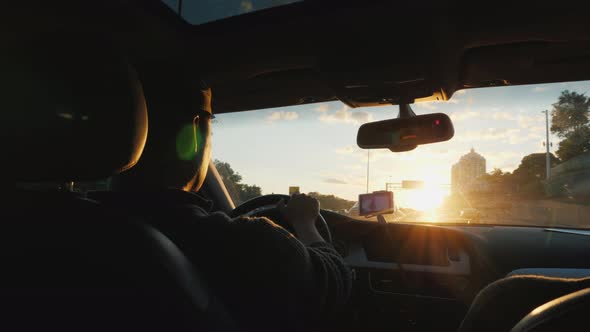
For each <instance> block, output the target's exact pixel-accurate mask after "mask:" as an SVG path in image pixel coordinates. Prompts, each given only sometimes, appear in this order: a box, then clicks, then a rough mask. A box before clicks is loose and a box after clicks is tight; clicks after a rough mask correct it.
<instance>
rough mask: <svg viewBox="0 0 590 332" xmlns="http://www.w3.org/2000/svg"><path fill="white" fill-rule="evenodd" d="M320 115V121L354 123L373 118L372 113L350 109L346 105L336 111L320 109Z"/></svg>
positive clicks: (361, 122)
mask: <svg viewBox="0 0 590 332" xmlns="http://www.w3.org/2000/svg"><path fill="white" fill-rule="evenodd" d="M320 112H321V113H322V115H320V117H319V119H320V121H322V122H328V123H337V122H341V123H354V124H363V123H365V122H369V121H372V120H373V115H372V114H370V113H369V112H367V111H351V110H350V109H349V108H348V107H347V106H344V107H342V108H341V109H339V110H337V111H336V112H332V113H330V112H328V111H327V110H325V111H323V110H322V111H320Z"/></svg>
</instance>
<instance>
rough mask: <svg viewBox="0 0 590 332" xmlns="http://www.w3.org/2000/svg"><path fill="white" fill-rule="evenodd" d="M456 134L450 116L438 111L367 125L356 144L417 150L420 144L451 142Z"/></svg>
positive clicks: (375, 147) (371, 147) (364, 146)
mask: <svg viewBox="0 0 590 332" xmlns="http://www.w3.org/2000/svg"><path fill="white" fill-rule="evenodd" d="M454 134H455V129H454V128H453V122H452V121H451V118H449V116H448V115H446V114H443V113H434V114H426V115H416V116H412V117H408V118H398V119H391V120H383V121H377V122H370V123H365V124H363V125H362V126H361V127H360V128H359V131H358V134H357V137H356V143H357V144H358V146H359V147H360V148H362V149H389V150H391V151H393V152H403V151H410V150H414V149H415V148H416V147H417V146H418V145H422V144H430V143H436V142H444V141H448V140H449V139H451V138H452V137H453V135H454Z"/></svg>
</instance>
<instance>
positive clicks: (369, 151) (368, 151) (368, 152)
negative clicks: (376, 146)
mask: <svg viewBox="0 0 590 332" xmlns="http://www.w3.org/2000/svg"><path fill="white" fill-rule="evenodd" d="M370 153H371V150H367V194H368V193H369V160H370V158H369V154H370Z"/></svg>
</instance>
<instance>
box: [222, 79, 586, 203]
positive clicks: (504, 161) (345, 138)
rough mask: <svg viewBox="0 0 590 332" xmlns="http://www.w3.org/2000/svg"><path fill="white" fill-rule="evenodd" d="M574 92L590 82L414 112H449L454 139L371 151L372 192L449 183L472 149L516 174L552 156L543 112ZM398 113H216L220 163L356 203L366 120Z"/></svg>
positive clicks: (273, 186) (267, 183)
mask: <svg viewBox="0 0 590 332" xmlns="http://www.w3.org/2000/svg"><path fill="white" fill-rule="evenodd" d="M566 89H568V90H570V91H576V92H579V93H586V94H588V95H590V81H584V82H570V83H554V84H539V85H523V86H511V87H495V88H481V89H469V90H461V91H458V92H456V93H455V94H454V95H453V97H452V98H451V99H450V100H449V101H446V102H428V103H416V104H413V105H412V108H413V110H414V112H415V113H416V114H427V113H436V112H442V113H446V114H448V115H449V116H450V117H451V119H452V120H453V123H454V126H455V137H453V138H452V139H451V140H450V141H447V142H443V143H435V144H430V145H423V146H419V147H418V148H417V149H416V150H414V151H411V152H403V153H392V152H390V151H389V150H385V149H380V150H371V151H370V155H369V158H370V171H369V174H370V175H369V191H371V192H372V191H376V190H384V189H385V183H386V182H401V181H402V180H422V181H425V182H426V184H427V185H429V186H432V187H436V186H439V185H441V184H450V181H451V180H450V178H451V166H452V165H453V164H454V163H455V162H457V161H458V160H459V158H460V157H461V156H462V155H464V154H466V153H468V152H469V150H470V149H471V148H474V149H475V151H476V152H477V153H479V154H481V155H482V156H484V158H486V160H487V171H488V172H490V171H491V170H492V169H493V168H500V169H502V170H503V171H513V170H514V169H515V168H516V167H518V165H519V163H520V160H521V159H522V157H524V156H525V155H528V154H530V153H535V152H545V147H544V146H543V142H544V141H545V115H544V114H543V113H541V112H542V111H544V110H546V109H548V110H551V109H552V106H551V105H552V104H553V103H555V102H556V101H557V98H558V96H559V95H560V93H561V91H563V90H566ZM213 97H214V98H215V95H213ZM398 109H399V108H398V106H381V107H367V108H356V109H352V108H349V107H347V106H346V105H344V104H343V103H341V102H338V101H337V102H329V103H318V104H310V105H302V106H293V107H283V108H275V109H264V110H257V111H248V112H240V113H231V114H218V115H217V118H216V120H215V122H214V123H213V137H212V140H213V158H214V159H219V160H222V161H225V162H228V163H230V165H231V166H232V168H233V169H234V170H235V171H237V172H238V173H240V175H242V177H243V182H244V183H247V184H255V185H258V186H260V187H261V188H262V191H263V194H270V193H287V192H288V188H289V186H299V187H300V188H301V191H302V192H311V191H317V192H320V193H322V194H334V195H336V196H339V197H342V198H346V199H349V200H356V199H357V198H358V195H359V194H360V193H365V192H366V181H367V150H362V149H360V148H358V147H357V145H356V133H357V130H358V128H359V126H360V125H361V124H363V123H365V122H370V121H376V120H384V119H390V118H395V117H396V116H397V113H398ZM214 111H215V110H214ZM551 141H552V143H553V148H552V152H554V151H555V150H556V149H557V145H558V142H559V139H558V138H557V137H556V136H553V135H551Z"/></svg>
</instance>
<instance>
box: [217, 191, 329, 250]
mask: <svg viewBox="0 0 590 332" xmlns="http://www.w3.org/2000/svg"><path fill="white" fill-rule="evenodd" d="M289 198H290V197H289V196H287V195H280V194H272V195H264V196H259V197H256V198H252V199H251V200H248V201H246V202H244V203H242V204H240V205H239V206H238V207H236V208H235V209H234V210H233V211H232V212H230V214H229V215H230V217H232V218H235V217H239V216H246V217H267V218H268V219H270V220H272V221H273V222H275V223H276V224H278V225H280V226H281V227H283V228H285V229H286V230H288V231H289V232H291V234H294V235H296V233H295V231H294V229H293V226H292V225H290V224H289V223H287V222H286V221H285V220H283V218H282V216H281V213H280V212H279V210H278V209H277V207H276V205H277V203H279V202H280V201H281V200H284V201H285V204H286V203H287V202H288V201H289ZM315 226H316V228H317V229H318V232H319V233H320V235H321V236H322V237H323V238H324V240H325V241H326V242H329V243H332V233H330V228H329V227H328V224H327V223H326V219H324V217H323V216H322V214H321V212H320V214H319V216H318V219H317V221H316V223H315Z"/></svg>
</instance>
